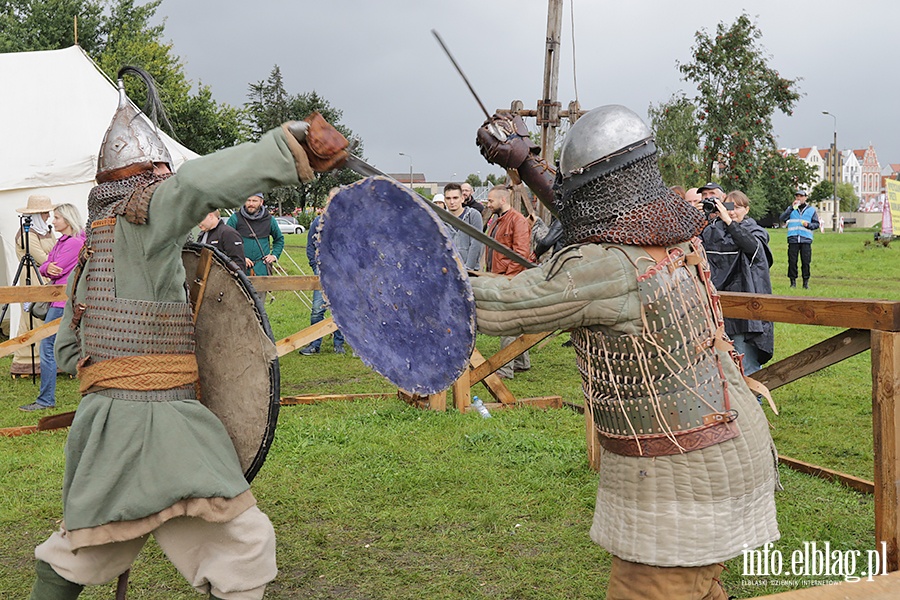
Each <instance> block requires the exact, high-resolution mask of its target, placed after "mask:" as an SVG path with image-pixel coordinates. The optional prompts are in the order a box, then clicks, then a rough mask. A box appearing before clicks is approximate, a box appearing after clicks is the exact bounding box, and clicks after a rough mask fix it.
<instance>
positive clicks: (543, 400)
mask: <svg viewBox="0 0 900 600" xmlns="http://www.w3.org/2000/svg"><path fill="white" fill-rule="evenodd" d="M484 405H485V406H486V407H487V409H488V410H489V411H494V410H506V409H509V408H522V407H525V406H529V407H531V408H543V409H549V408H562V407H563V401H562V396H538V397H537V398H520V399H518V400H516V401H515V403H514V404H504V403H502V402H485V403H484ZM474 410H475V407H473V406H469V407H468V408H467V409H466V411H465V412H472V411H474Z"/></svg>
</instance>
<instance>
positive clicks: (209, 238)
mask: <svg viewBox="0 0 900 600" xmlns="http://www.w3.org/2000/svg"><path fill="white" fill-rule="evenodd" d="M198 241H199V242H200V243H201V244H209V245H210V246H212V247H213V248H215V249H216V250H218V251H220V252H222V253H223V254H225V256H227V257H228V258H230V259H231V260H232V261H233V262H234V264H235V265H236V266H237V268H238V270H239V271H243V270H244V269H245V268H246V265H245V264H244V240H243V238H242V237H241V234H239V233H238V232H237V231H236V230H235V229H234V227H229V226H228V225H226V224H225V221H223V220H222V219H219V224H218V225H216V226H215V227H213V228H212V229H210V230H209V231H201V232H200V237H199V238H198Z"/></svg>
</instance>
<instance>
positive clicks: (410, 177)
mask: <svg viewBox="0 0 900 600" xmlns="http://www.w3.org/2000/svg"><path fill="white" fill-rule="evenodd" d="M400 156H405V157H406V158H408V159H409V189H413V185H412V156H410V155H409V154H404V153H403V152H401V153H400Z"/></svg>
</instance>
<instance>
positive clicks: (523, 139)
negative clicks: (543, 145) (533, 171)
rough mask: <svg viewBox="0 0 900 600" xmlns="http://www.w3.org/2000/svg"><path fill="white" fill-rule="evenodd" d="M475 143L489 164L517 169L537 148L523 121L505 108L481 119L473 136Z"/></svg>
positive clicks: (537, 150) (536, 152)
mask: <svg viewBox="0 0 900 600" xmlns="http://www.w3.org/2000/svg"><path fill="white" fill-rule="evenodd" d="M475 144H476V145H477V146H478V149H479V150H480V151H481V155H482V156H484V158H485V159H486V160H487V161H488V162H489V163H491V164H495V165H498V166H500V167H503V168H504V169H518V168H519V167H520V166H521V165H522V163H523V162H525V159H527V158H528V157H529V156H530V155H532V154H539V153H540V148H539V147H538V146H537V144H535V143H534V142H532V141H531V138H530V137H529V136H528V128H527V127H526V126H525V121H523V120H522V117H520V116H518V115H515V116H514V115H513V114H512V113H510V112H507V111H500V112H497V113H494V116H493V117H491V118H490V119H488V120H487V121H485V122H484V124H483V125H482V126H481V127H480V128H479V129H478V133H477V134H476V136H475Z"/></svg>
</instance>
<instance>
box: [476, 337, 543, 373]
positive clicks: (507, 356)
mask: <svg viewBox="0 0 900 600" xmlns="http://www.w3.org/2000/svg"><path fill="white" fill-rule="evenodd" d="M551 335H553V332H552V331H547V332H544V333H526V334H524V335H520V336H519V337H518V338H516V341H514V342H513V343H512V344H510V345H509V346H507V347H506V348H503V349H502V350H500V352H498V353H497V354H494V355H493V356H491V357H490V358H488V359H486V360H485V361H484V362H482V363H479V364H478V365H476V366H475V368H474V369H472V372H471V373H469V382H470V383H471V384H472V385H475V384H476V383H478V382H479V381H481V380H482V379H484V378H485V377H487V376H488V375H490V374H491V373H493V372H495V371H496V370H497V369H499V368H500V367H502V366H503V365H505V364H506V363H508V362H509V361H511V360H512V359H514V358H515V357H517V356H518V355H520V354H522V353H523V352H525V351H526V350H528V349H529V348H531V347H532V346H534V345H535V344H537V343H538V342H540V341H541V340H543V339H544V338H546V337H548V336H551Z"/></svg>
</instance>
